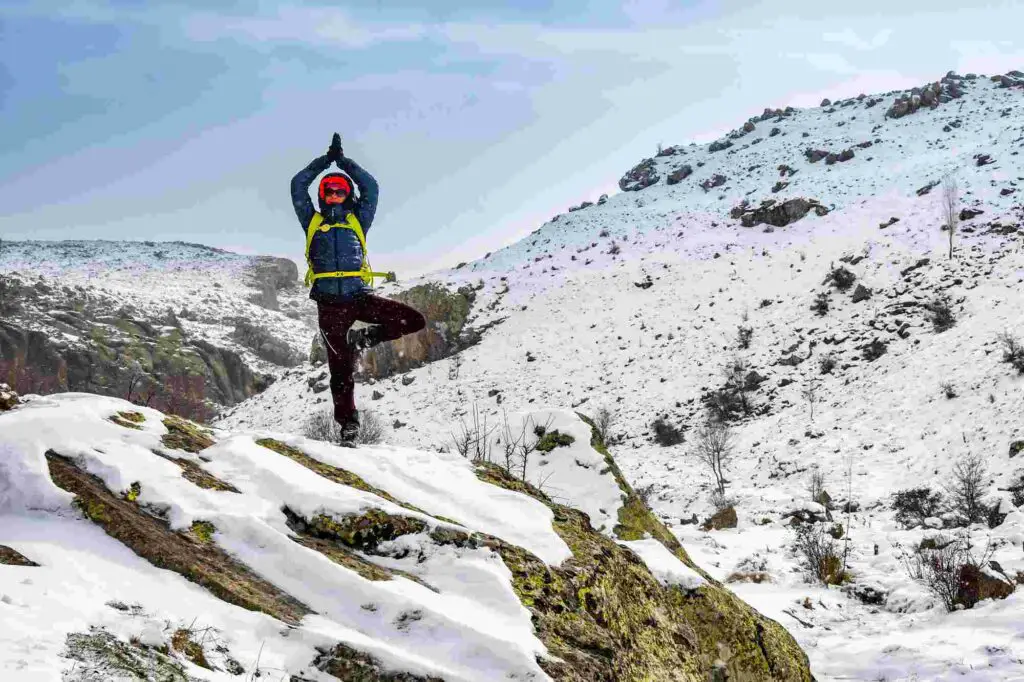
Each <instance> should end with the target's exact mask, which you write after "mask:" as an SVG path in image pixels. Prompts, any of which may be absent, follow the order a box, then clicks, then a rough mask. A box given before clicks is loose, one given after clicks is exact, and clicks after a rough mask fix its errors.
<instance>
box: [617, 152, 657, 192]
mask: <svg viewBox="0 0 1024 682" xmlns="http://www.w3.org/2000/svg"><path fill="white" fill-rule="evenodd" d="M660 179H661V176H660V175H658V169H657V167H656V166H655V165H654V159H644V160H643V161H641V162H640V163H638V164H637V165H636V166H634V167H633V168H632V169H630V171H629V172H628V173H626V174H625V175H623V176H622V178H620V179H619V189H621V190H622V191H623V192H637V191H639V190H642V189H645V188H647V187H650V186H651V185H653V184H655V183H656V182H658V180H660Z"/></svg>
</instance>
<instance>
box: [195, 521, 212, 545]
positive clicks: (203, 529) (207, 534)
mask: <svg viewBox="0 0 1024 682" xmlns="http://www.w3.org/2000/svg"><path fill="white" fill-rule="evenodd" d="M189 532H190V533H191V534H192V536H193V537H194V538H195V539H197V540H199V542H203V543H209V542H213V534H214V533H215V532H217V527H216V526H214V525H213V524H212V523H210V522H209V521H193V522H192V525H191V526H190V527H189Z"/></svg>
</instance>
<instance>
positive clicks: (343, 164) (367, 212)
mask: <svg viewBox="0 0 1024 682" xmlns="http://www.w3.org/2000/svg"><path fill="white" fill-rule="evenodd" d="M338 167H339V168H341V170H343V171H345V172H346V173H348V175H349V177H351V178H352V180H354V181H355V183H356V185H358V186H359V203H358V204H356V210H355V214H356V218H358V219H359V224H360V225H362V226H363V233H364V234H365V233H366V232H369V231H370V226H371V225H373V217H374V215H375V214H376V213H377V197H378V196H379V194H380V187H379V186H378V185H377V179H376V178H374V177H373V176H372V175H370V173H369V171H367V170H366V169H364V168H363V167H362V166H360V165H359V164H358V163H356V162H355V161H353V160H352V159H350V158H348V157H347V156H345V157H342V159H341V161H339V162H338Z"/></svg>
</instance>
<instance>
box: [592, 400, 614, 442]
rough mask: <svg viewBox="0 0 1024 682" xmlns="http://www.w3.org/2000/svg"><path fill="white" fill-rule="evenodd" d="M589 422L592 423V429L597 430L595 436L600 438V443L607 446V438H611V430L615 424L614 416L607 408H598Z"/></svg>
mask: <svg viewBox="0 0 1024 682" xmlns="http://www.w3.org/2000/svg"><path fill="white" fill-rule="evenodd" d="M591 421H593V422H594V428H596V429H597V435H598V437H600V439H601V442H602V443H604V444H605V445H608V438H609V437H610V436H611V433H610V431H611V428H612V425H613V424H614V423H615V414H614V413H613V412H612V411H611V410H609V409H608V408H607V407H600V408H598V409H597V411H596V412H595V413H594V416H593V417H591Z"/></svg>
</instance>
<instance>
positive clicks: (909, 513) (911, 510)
mask: <svg viewBox="0 0 1024 682" xmlns="http://www.w3.org/2000/svg"><path fill="white" fill-rule="evenodd" d="M892 508H893V511H895V512H896V515H895V517H896V523H898V524H900V525H901V526H903V527H904V528H913V527H914V526H923V525H924V522H925V520H926V519H929V518H932V517H936V516H939V515H940V514H942V513H943V511H944V509H945V507H944V500H943V498H942V493H940V492H938V491H934V492H933V491H932V489H931V488H928V487H921V488H909V489H907V490H898V491H896V492H895V493H893V496H892Z"/></svg>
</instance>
